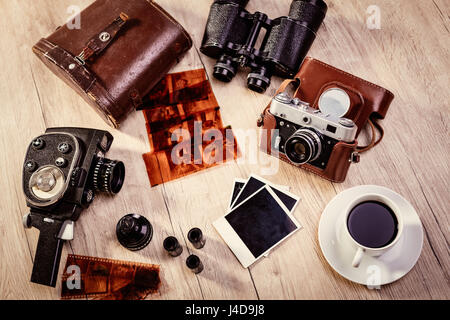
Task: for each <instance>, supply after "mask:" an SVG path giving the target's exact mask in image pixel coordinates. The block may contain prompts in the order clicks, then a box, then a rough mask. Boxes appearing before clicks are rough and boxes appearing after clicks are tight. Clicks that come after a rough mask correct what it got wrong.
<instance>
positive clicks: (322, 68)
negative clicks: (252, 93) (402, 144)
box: [259, 57, 394, 183]
mask: <svg viewBox="0 0 450 320" xmlns="http://www.w3.org/2000/svg"><path fill="white" fill-rule="evenodd" d="M291 83H293V84H295V83H296V84H297V85H298V83H300V85H299V86H298V88H297V90H296V92H295V97H297V98H299V99H301V100H303V101H305V102H308V103H309V104H310V105H311V106H312V107H313V108H315V109H318V101H319V98H320V96H321V94H322V93H323V92H324V91H326V90H328V89H330V88H336V87H337V88H341V89H343V90H345V91H346V92H347V93H348V95H349V97H350V101H351V106H350V109H349V111H348V113H347V114H346V115H345V117H346V118H349V119H352V120H353V121H354V122H355V123H356V125H357V126H358V135H359V133H360V132H361V130H362V129H363V128H364V126H365V125H366V124H367V123H368V121H369V120H370V119H371V117H374V118H375V119H384V117H385V116H386V114H387V111H388V109H389V106H390V105H391V102H392V101H393V99H394V95H393V94H392V93H391V92H390V91H388V90H386V89H384V88H382V87H380V86H377V85H375V84H373V83H370V82H368V81H366V80H363V79H361V78H358V77H356V76H354V75H352V74H350V73H347V72H344V71H342V70H339V69H337V68H335V67H332V66H330V65H327V64H325V63H323V62H321V61H319V60H316V59H313V58H309V57H308V58H306V59H305V61H304V62H303V64H302V67H301V68H300V71H299V73H298V74H297V76H296V78H295V79H293V80H286V81H285V82H284V83H283V84H282V86H281V87H280V89H279V90H278V91H277V93H280V92H283V91H285V90H286V88H287V86H288V85H289V84H291ZM269 108H270V104H269V106H267V107H266V109H265V110H264V113H263V114H262V119H261V120H262V121H259V124H260V125H262V127H263V129H266V130H267V135H263V138H262V141H261V149H262V150H263V151H264V152H266V153H268V154H272V150H271V145H272V143H271V139H272V138H271V137H272V130H273V129H276V120H275V117H274V116H273V115H272V114H271V113H270V111H269ZM378 142H379V141H378ZM357 151H358V142H357V141H354V143H352V144H348V143H344V142H340V143H338V144H337V145H336V146H335V147H334V149H333V152H332V154H331V157H330V159H329V161H328V165H327V167H326V168H325V169H324V170H322V169H320V168H317V167H314V166H312V165H310V164H304V165H301V166H299V168H302V169H305V170H308V171H310V172H313V173H315V174H317V175H319V176H321V177H322V178H325V179H327V180H330V181H333V182H339V183H340V182H343V181H344V180H345V178H346V176H347V173H348V170H349V168H350V164H351V163H352V160H351V158H352V154H353V153H355V152H357ZM272 155H273V154H272ZM278 156H279V158H280V159H281V160H283V161H285V162H288V163H289V164H292V163H291V162H290V161H289V160H288V159H287V157H286V156H285V155H284V154H278Z"/></svg>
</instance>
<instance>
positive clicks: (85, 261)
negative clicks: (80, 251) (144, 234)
mask: <svg viewBox="0 0 450 320" xmlns="http://www.w3.org/2000/svg"><path fill="white" fill-rule="evenodd" d="M159 272H160V267H159V266H158V265H153V264H146V263H135V262H128V261H120V260H111V259H102V258H94V257H87V256H80V255H72V254H71V255H69V256H68V258H67V262H66V266H65V268H64V274H63V276H62V289H61V299H63V300H68V299H87V298H88V299H101V300H143V299H145V298H146V297H147V296H148V295H149V294H153V293H156V292H157V291H158V290H159V287H160V285H161V279H160V275H159Z"/></svg>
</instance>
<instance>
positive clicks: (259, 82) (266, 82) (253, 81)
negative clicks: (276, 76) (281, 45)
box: [247, 67, 272, 93]
mask: <svg viewBox="0 0 450 320" xmlns="http://www.w3.org/2000/svg"><path fill="white" fill-rule="evenodd" d="M271 77H272V75H271V72H270V71H269V69H267V68H265V67H261V68H258V69H255V70H253V71H252V73H250V74H249V75H248V78H247V85H248V88H249V89H250V90H252V91H255V92H258V93H264V92H265V91H266V90H267V88H268V87H269V86H270V78H271Z"/></svg>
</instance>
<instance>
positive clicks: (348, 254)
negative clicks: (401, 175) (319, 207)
mask: <svg viewBox="0 0 450 320" xmlns="http://www.w3.org/2000/svg"><path fill="white" fill-rule="evenodd" d="M365 193H378V194H382V195H384V196H385V197H388V198H390V199H391V200H392V201H393V202H395V203H396V205H397V206H398V208H399V209H400V211H401V214H402V218H403V223H404V229H403V234H402V236H401V238H400V240H399V242H398V243H397V244H396V245H395V246H394V247H392V249H391V250H389V251H388V252H386V253H385V254H383V255H382V256H380V257H378V258H374V257H369V256H367V255H366V256H364V258H363V260H362V262H361V264H360V266H359V268H353V267H352V260H353V257H354V255H355V253H356V249H355V247H354V246H353V244H352V243H351V241H350V240H349V239H348V238H347V237H345V236H344V231H345V228H346V221H345V213H344V210H345V207H346V205H348V204H349V203H350V202H351V201H352V200H353V199H355V198H356V197H357V196H360V195H362V194H365ZM319 243H320V248H321V249H322V252H323V254H324V256H325V258H326V259H327V261H328V263H329V264H330V266H331V267H332V268H333V269H334V270H335V271H336V272H337V273H339V274H340V275H341V276H343V277H344V278H346V279H348V280H350V281H353V282H356V283H360V284H363V285H368V286H379V285H385V284H389V283H391V282H394V281H397V280H398V279H400V278H402V277H403V276H405V275H406V274H407V273H408V272H409V271H410V270H411V269H412V268H413V267H414V265H415V264H416V262H417V260H418V259H419V256H420V253H421V251H422V244H423V229H422V223H421V222H420V218H419V216H418V215H417V213H416V211H415V210H414V208H413V206H412V205H411V204H410V203H409V202H408V201H407V200H405V199H404V198H403V197H402V196H400V195H399V194H397V193H395V192H394V191H392V190H390V189H387V188H384V187H380V186H358V187H355V188H351V189H348V190H345V191H344V192H342V193H340V194H338V195H337V196H336V197H335V198H334V199H333V200H332V201H331V202H330V203H329V204H328V206H327V207H326V208H325V211H324V212H323V214H322V217H321V219H320V224H319Z"/></svg>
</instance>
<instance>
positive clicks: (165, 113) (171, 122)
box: [143, 69, 241, 187]
mask: <svg viewBox="0 0 450 320" xmlns="http://www.w3.org/2000/svg"><path fill="white" fill-rule="evenodd" d="M200 87H202V89H201V90H200V89H199V88H200ZM187 88H190V89H192V88H194V89H195V90H194V89H193V90H185V89H187ZM197 89H198V90H197ZM174 92H178V93H174ZM187 92H189V94H187ZM205 94H206V98H205ZM147 98H148V99H150V100H152V99H154V100H152V101H153V102H152V103H153V107H147V108H145V110H143V113H144V117H145V120H146V129H147V134H148V138H149V144H150V152H149V153H147V154H144V155H143V159H144V162H145V164H146V168H147V173H148V177H149V179H150V185H151V186H152V187H154V186H157V185H159V184H162V183H165V182H169V181H172V180H175V179H178V178H181V177H185V176H187V175H190V174H193V173H196V172H198V171H201V170H204V169H208V168H211V167H214V166H216V165H218V164H223V163H224V162H227V161H230V160H235V159H237V158H239V157H240V156H241V154H240V150H239V147H238V145H237V140H236V138H235V136H234V134H233V132H232V130H231V128H230V127H224V125H223V122H222V117H221V114H220V107H219V105H218V102H217V99H216V97H215V96H214V93H213V91H212V88H211V84H210V83H209V81H208V80H206V73H205V71H204V70H203V69H198V70H192V71H186V72H180V73H175V74H169V75H167V76H166V78H165V79H163V81H162V82H161V83H160V85H159V86H158V87H157V88H156V89H155V92H152V93H150V94H149V96H148V97H147ZM147 98H146V99H147ZM161 103H166V105H161ZM145 105H146V106H150V105H151V103H146V104H145Z"/></svg>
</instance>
